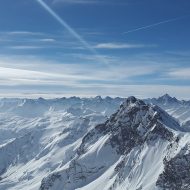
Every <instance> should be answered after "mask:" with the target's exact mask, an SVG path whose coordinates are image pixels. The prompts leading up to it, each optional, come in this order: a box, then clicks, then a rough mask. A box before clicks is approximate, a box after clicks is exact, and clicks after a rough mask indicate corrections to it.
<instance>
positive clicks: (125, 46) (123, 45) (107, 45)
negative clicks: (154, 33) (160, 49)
mask: <svg viewBox="0 0 190 190" xmlns="http://www.w3.org/2000/svg"><path fill="white" fill-rule="evenodd" d="M145 47H155V46H153V45H151V46H148V45H144V44H127V43H100V44H97V45H95V46H94V48H96V49H134V48H145Z"/></svg>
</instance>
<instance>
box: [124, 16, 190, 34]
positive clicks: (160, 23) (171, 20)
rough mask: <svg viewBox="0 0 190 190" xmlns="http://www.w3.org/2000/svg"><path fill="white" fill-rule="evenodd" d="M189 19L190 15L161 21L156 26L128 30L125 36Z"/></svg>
mask: <svg viewBox="0 0 190 190" xmlns="http://www.w3.org/2000/svg"><path fill="white" fill-rule="evenodd" d="M187 17H189V15H186V16H181V17H176V18H173V19H168V20H164V21H161V22H156V23H154V24H150V25H146V26H143V27H139V28H136V29H133V30H128V31H127V32H124V34H129V33H133V32H138V31H140V30H147V29H151V28H154V27H156V26H159V25H163V24H166V23H170V22H174V21H178V20H181V19H184V18H187Z"/></svg>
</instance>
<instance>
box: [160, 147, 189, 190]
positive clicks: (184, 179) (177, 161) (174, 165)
mask: <svg viewBox="0 0 190 190" xmlns="http://www.w3.org/2000/svg"><path fill="white" fill-rule="evenodd" d="M157 186H158V187H160V189H166V190H167V189H171V190H172V189H174V190H178V189H180V190H189V189H190V146H185V147H184V148H183V149H182V150H181V151H180V153H178V154H177V155H176V156H175V157H174V158H172V159H171V160H169V161H167V160H166V159H165V160H164V171H163V173H162V174H160V176H159V178H158V181H157Z"/></svg>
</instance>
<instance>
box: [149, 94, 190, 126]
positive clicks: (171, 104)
mask: <svg viewBox="0 0 190 190" xmlns="http://www.w3.org/2000/svg"><path fill="white" fill-rule="evenodd" d="M145 102H147V103H152V104H155V105H158V106H159V107H161V108H162V109H164V110H165V111H166V112H168V113H169V114H170V115H172V116H173V117H175V118H176V119H178V120H179V122H180V123H182V124H184V125H185V123H187V122H188V121H190V101H185V100H178V99H176V98H175V97H171V96H169V95H168V94H165V95H163V96H161V97H159V98H152V99H146V100H145Z"/></svg>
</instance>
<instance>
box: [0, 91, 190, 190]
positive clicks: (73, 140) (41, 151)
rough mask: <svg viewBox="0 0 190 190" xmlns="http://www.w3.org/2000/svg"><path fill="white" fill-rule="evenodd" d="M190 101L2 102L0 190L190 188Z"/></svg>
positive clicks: (85, 99)
mask: <svg viewBox="0 0 190 190" xmlns="http://www.w3.org/2000/svg"><path fill="white" fill-rule="evenodd" d="M189 171H190V101H183V100H182V101H181V100H177V99H176V98H175V97H171V96H169V95H168V94H166V95H164V96H162V97H160V98H151V99H145V100H139V99H137V98H135V97H129V98H119V97H118V98H111V97H106V98H102V97H100V96H97V97H95V98H78V97H71V98H60V99H49V100H47V99H43V98H39V99H1V100H0V190H26V189H27V190H75V189H76V190H124V189H125V190H188V189H190V173H189Z"/></svg>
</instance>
